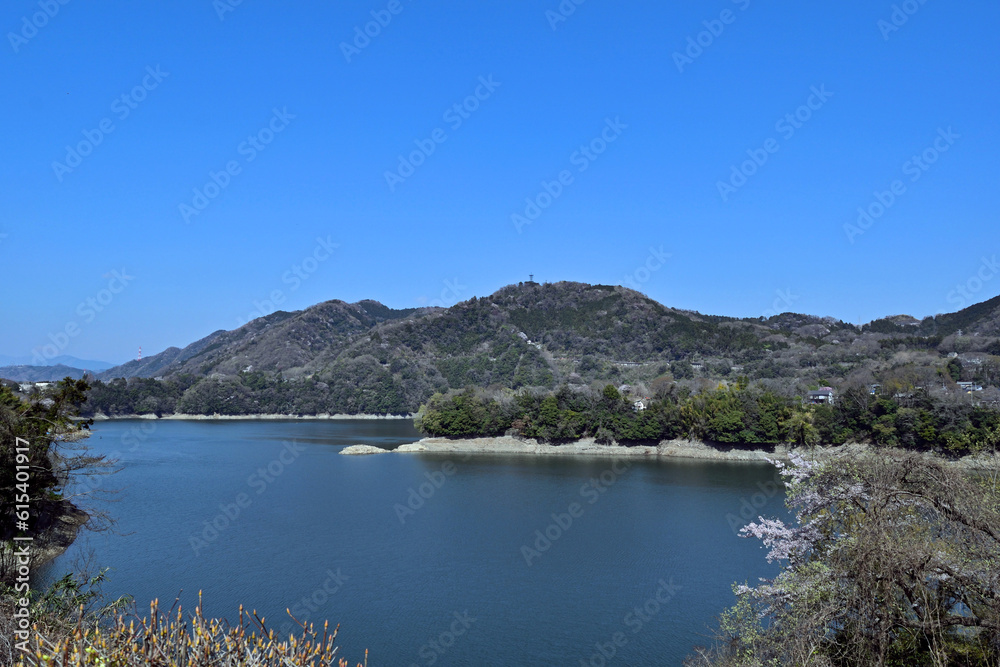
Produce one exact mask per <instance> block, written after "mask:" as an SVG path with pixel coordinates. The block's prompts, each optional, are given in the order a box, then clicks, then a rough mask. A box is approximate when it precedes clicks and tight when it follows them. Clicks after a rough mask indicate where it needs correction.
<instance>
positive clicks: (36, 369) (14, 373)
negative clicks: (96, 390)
mask: <svg viewBox="0 0 1000 667" xmlns="http://www.w3.org/2000/svg"><path fill="white" fill-rule="evenodd" d="M87 373H89V371H86V370H83V369H82V368H72V367H70V366H65V365H63V364H58V365H55V366H27V365H18V366H0V378H4V379H7V380H14V381H16V382H52V381H55V380H62V379H63V378H64V377H71V378H73V379H74V380H79V379H80V378H82V377H83V376H84V375H86V374H87Z"/></svg>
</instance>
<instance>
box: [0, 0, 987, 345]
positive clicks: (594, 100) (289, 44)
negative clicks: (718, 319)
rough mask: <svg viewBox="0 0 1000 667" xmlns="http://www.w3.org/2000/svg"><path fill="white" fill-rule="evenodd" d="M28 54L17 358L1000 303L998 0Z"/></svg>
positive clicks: (48, 31) (250, 6) (368, 24)
mask: <svg viewBox="0 0 1000 667" xmlns="http://www.w3.org/2000/svg"><path fill="white" fill-rule="evenodd" d="M0 28H2V31H3V34H4V36H5V39H4V41H5V43H6V44H5V45H4V46H2V47H0V49H2V50H3V51H4V53H3V54H2V55H0V58H3V59H5V60H6V62H5V64H4V70H3V71H4V72H5V73H7V77H6V84H7V85H6V89H7V98H6V99H7V100H8V101H7V104H6V105H5V111H4V114H5V120H6V121H7V123H6V125H7V127H8V128H9V131H8V132H6V133H5V134H4V137H3V138H2V139H0V141H2V143H3V149H4V150H3V152H4V154H5V155H7V156H8V159H7V160H4V161H3V163H2V165H0V176H2V179H3V182H4V184H5V186H6V187H4V188H3V189H0V264H2V266H3V267H4V269H5V271H4V272H5V275H6V277H7V280H5V281H4V284H3V287H2V288H0V290H2V291H0V295H2V300H3V301H2V302H3V305H4V308H3V311H4V314H3V320H2V321H3V325H4V326H2V327H0V354H6V355H12V356H31V354H32V351H33V350H37V349H39V348H40V347H41V346H43V345H47V344H51V341H52V338H53V337H55V338H57V339H60V340H61V337H60V335H59V334H60V332H65V331H74V332H75V333H74V334H73V335H71V336H67V338H66V341H67V342H66V344H65V345H61V346H60V348H59V350H58V352H59V354H60V355H71V356H75V357H80V358H86V359H105V360H108V361H113V362H121V361H125V360H127V359H130V358H134V356H135V353H136V351H137V348H138V347H139V346H142V348H143V351H144V354H153V353H156V352H159V351H162V350H163V349H164V348H166V347H169V346H172V345H176V346H184V345H186V344H188V343H190V342H192V341H194V340H196V339H198V338H201V337H203V336H204V335H206V334H208V333H210V332H211V331H214V330H217V329H232V328H235V327H236V326H238V325H239V324H240V323H241V322H244V321H246V320H247V319H249V318H250V317H253V316H256V315H259V314H261V307H260V306H261V304H266V302H269V301H273V300H275V297H280V301H281V302H280V303H278V304H275V305H276V306H277V307H279V308H281V309H284V310H297V309H302V308H306V307H308V306H310V305H313V304H315V303H318V302H321V301H325V300H328V299H343V300H345V301H349V302H353V301H358V300H361V299H375V300H378V301H380V302H382V303H384V304H386V305H388V306H390V307H394V308H408V307H415V306H421V305H431V304H433V305H451V304H452V303H455V302H457V301H461V300H465V299H468V298H471V297H472V296H483V295H488V294H491V293H492V292H494V291H496V290H497V289H498V288H500V287H502V286H504V285H506V284H510V283H516V282H518V281H522V280H526V279H527V278H528V275H529V274H534V277H535V280H537V281H539V282H545V281H551V282H555V281H559V280H574V281H580V282H590V283H602V284H622V285H625V286H627V287H632V288H634V289H638V290H640V291H642V292H643V293H645V294H648V295H649V296H650V297H651V298H653V299H656V300H657V301H659V302H661V303H663V304H664V305H667V306H672V307H677V308H684V309H690V310H697V311H699V312H702V313H707V314H716V315H729V316H735V317H756V316H759V315H762V314H765V313H768V312H769V311H784V310H792V311H795V312H803V313H809V314H814V315H820V316H832V317H836V318H838V319H843V320H845V321H849V322H858V321H859V320H860V321H870V320H872V319H875V318H879V317H884V316H887V315H895V314H902V313H905V314H909V315H913V316H915V317H918V318H919V317H924V316H927V315H933V314H935V313H941V312H952V311H955V310H959V309H961V308H963V307H965V306H969V305H972V304H973V303H975V302H980V301H984V300H986V299H989V298H991V297H993V296H995V295H997V294H998V293H1000V279H997V280H994V278H996V277H997V272H998V271H1000V265H998V264H997V259H996V257H997V253H998V251H1000V248H998V245H1000V243H998V238H997V233H996V224H995V218H996V211H997V210H998V208H1000V207H998V204H1000V187H998V185H1000V184H998V182H997V180H998V173H997V170H996V155H997V154H998V153H1000V132H998V129H1000V128H998V125H1000V121H998V117H997V114H996V108H997V103H998V101H1000V100H998V97H1000V92H998V91H1000V85H998V84H1000V45H998V44H997V42H996V40H995V35H996V34H997V32H998V28H1000V6H997V5H996V3H988V2H986V1H985V0H975V1H971V2H968V3H962V4H961V5H958V6H956V5H954V4H948V3H944V2H940V1H938V0H924V1H923V2H921V1H920V0H907V1H905V2H896V1H892V2H891V1H886V2H874V3H866V2H861V1H860V0H849V1H848V2H842V3H833V2H826V3H820V4H818V5H817V4H813V5H810V6H800V5H796V4H793V3H781V4H778V5H775V4H767V3H760V2H757V0H718V1H716V2H713V3H709V4H704V3H684V4H682V5H680V6H663V5H662V4H660V3H653V2H640V3H633V4H630V5H629V6H621V5H615V4H610V3H602V2H598V1H597V0H594V1H592V2H582V3H581V4H576V3H575V2H574V1H573V0H566V1H565V2H562V3H560V2H558V1H557V0H537V1H531V2H523V3H517V4H515V5H513V6H512V5H511V4H510V3H499V2H488V3H479V4H477V5H476V6H475V7H470V6H467V5H466V4H463V3H458V2H445V3H441V4H438V5H434V6H432V5H425V4H421V3H418V2H412V0H373V1H370V2H365V3H362V4H351V5H335V6H328V5H325V4H322V3H317V2H311V3H304V4H302V5H297V6H288V7H286V6H275V5H266V4H264V3H252V2H240V3H237V2H236V1H235V0H215V1H214V2H213V1H212V0H197V1H194V0H184V1H181V2H177V3H172V4H171V5H170V6H169V7H162V6H134V5H132V4H131V3H125V2H121V1H117V2H109V3H104V4H101V5H99V6H93V5H89V4H85V3H76V2H70V1H69V0H41V1H39V0H33V1H30V2H28V1H22V0H18V1H17V2H13V3H8V4H7V5H5V6H4V8H3V9H2V10H0ZM366 30H367V34H366Z"/></svg>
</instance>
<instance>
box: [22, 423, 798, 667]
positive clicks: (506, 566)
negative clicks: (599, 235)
mask: <svg viewBox="0 0 1000 667" xmlns="http://www.w3.org/2000/svg"><path fill="white" fill-rule="evenodd" d="M418 437H419V436H418V435H417V433H416V432H415V431H414V430H413V428H412V425H411V424H410V423H409V422H406V421H368V420H347V421H322V422H307V421H275V422H271V421H264V422H258V421H245V422H244V421H236V422H233V421H225V422H208V421H200V422H183V421H115V422H103V423H99V424H97V425H95V426H94V435H93V436H92V437H91V438H90V439H89V445H90V446H91V447H92V448H93V449H94V450H95V452H97V453H109V454H115V455H116V456H118V457H119V458H120V459H121V466H122V470H121V471H120V472H118V473H117V474H116V475H114V477H113V478H110V479H108V478H105V479H104V480H102V482H101V486H102V487H115V488H118V489H120V492H119V493H118V494H117V499H116V502H113V503H109V504H106V505H104V504H102V508H104V509H106V510H107V511H108V512H110V513H111V514H112V515H113V516H115V517H116V518H117V520H118V523H117V526H116V528H115V532H114V533H99V534H95V533H86V532H85V533H82V534H81V538H80V539H78V540H77V542H76V543H74V545H73V546H72V547H71V548H70V549H69V550H68V551H67V552H66V554H64V555H63V556H61V557H60V558H58V559H56V560H55V561H53V562H52V563H50V564H48V565H46V566H45V567H43V568H41V569H40V571H39V573H38V576H39V580H40V581H39V583H42V582H44V581H50V580H52V579H53V578H54V577H57V576H59V575H61V574H63V573H64V572H66V571H68V570H69V569H71V568H73V567H74V564H78V563H80V562H81V560H82V559H84V558H88V557H89V559H90V560H91V561H92V563H94V564H97V565H100V566H106V567H109V568H111V570H110V573H109V576H110V581H109V582H108V583H107V584H105V586H104V588H103V590H104V592H105V593H106V594H107V595H109V596H118V595H122V594H131V595H133V596H134V597H135V599H136V602H137V606H138V608H139V611H142V610H143V609H148V601H149V600H151V599H153V598H159V599H160V601H161V603H165V604H164V606H166V607H169V606H170V604H172V603H173V601H174V599H175V598H177V597H178V596H179V597H180V599H181V602H182V604H183V605H184V606H185V607H186V608H189V609H190V608H192V607H193V605H194V602H195V601H196V600H197V595H198V591H202V593H203V599H204V606H205V610H206V613H207V614H210V615H215V616H226V617H228V618H234V617H235V616H236V611H237V608H238V606H239V605H240V604H241V603H242V604H243V605H244V606H245V607H247V608H250V609H256V610H257V611H258V613H259V614H261V615H263V616H265V617H266V618H267V622H268V625H269V626H272V627H274V628H276V629H282V628H283V627H285V628H289V627H290V620H289V619H288V616H287V615H286V613H285V610H286V608H291V609H292V610H293V612H295V613H296V615H297V616H298V617H299V618H300V619H303V618H307V620H309V621H312V622H317V621H318V622H320V623H321V622H322V621H323V620H325V619H329V620H330V622H331V625H335V624H338V623H339V624H340V634H339V644H340V646H341V649H340V650H341V654H342V656H343V657H346V658H348V659H350V660H351V661H352V664H354V661H360V660H363V659H364V651H365V649H368V650H369V665H372V666H379V665H390V666H402V667H408V666H410V665H426V666H428V667H429V666H430V665H573V666H576V665H581V664H584V665H601V664H609V665H610V664H620V665H633V666H641V665H679V664H681V661H682V659H683V658H684V656H685V655H687V654H689V653H690V651H691V649H692V647H693V646H695V645H696V644H704V643H705V642H706V635H707V634H708V632H709V627H710V626H711V625H712V623H713V621H714V619H715V617H716V616H717V615H718V614H719V613H720V612H721V611H722V610H724V609H725V608H726V607H727V606H729V605H731V604H732V602H733V595H732V591H731V584H732V583H733V582H744V581H749V582H755V581H756V580H757V578H758V577H762V576H773V575H774V574H775V573H776V571H777V570H776V568H775V567H774V566H772V565H768V564H767V563H766V562H765V560H764V554H765V553H766V552H765V551H764V550H763V549H762V548H761V546H760V544H759V543H758V542H757V541H755V540H748V539H742V538H739V537H737V536H736V534H735V531H734V528H733V525H732V523H733V521H734V520H735V517H737V516H738V515H739V514H740V511H741V508H743V510H744V512H748V511H749V510H748V509H747V508H748V503H750V504H755V506H756V508H755V511H756V512H759V513H761V514H764V515H780V516H784V515H785V510H784V506H783V493H781V492H778V493H776V494H771V495H770V497H768V495H766V494H765V493H764V491H765V490H768V489H772V488H773V487H772V486H771V484H772V483H773V482H774V481H775V480H776V476H775V473H774V470H773V469H772V468H771V467H770V466H769V465H763V464H761V465H758V464H745V463H741V464H730V463H720V462H707V461H706V462H701V461H670V462H646V461H633V462H628V461H621V462H617V463H616V462H614V461H612V460H610V459H581V458H568V457H567V458H558V457H548V458H537V457H509V456H504V457H493V456H475V457H471V458H464V459H463V458H462V457H445V456H435V455H413V454H382V455H376V456H363V457H354V456H340V455H339V454H338V452H339V451H340V450H341V449H342V448H343V447H344V446H346V445H353V444H372V445H377V446H381V447H386V448H392V447H395V446H398V445H399V444H401V443H405V442H412V441H414V440H416V439H418ZM237 510H238V515H237ZM231 517H232V518H231ZM213 524H214V525H213ZM207 526H212V528H210V529H209V528H207ZM602 653H603V654H604V655H602ZM605 656H610V657H605Z"/></svg>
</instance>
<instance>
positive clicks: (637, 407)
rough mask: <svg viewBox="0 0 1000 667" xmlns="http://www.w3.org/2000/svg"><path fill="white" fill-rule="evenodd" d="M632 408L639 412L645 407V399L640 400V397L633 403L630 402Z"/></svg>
mask: <svg viewBox="0 0 1000 667" xmlns="http://www.w3.org/2000/svg"><path fill="white" fill-rule="evenodd" d="M632 409H633V410H635V411H636V412H640V411H642V410H645V409H646V401H644V400H641V399H640V400H638V401H636V402H635V403H633V404H632Z"/></svg>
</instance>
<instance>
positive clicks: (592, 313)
mask: <svg viewBox="0 0 1000 667" xmlns="http://www.w3.org/2000/svg"><path fill="white" fill-rule="evenodd" d="M998 311H1000V301H997V300H992V301H989V302H985V303H983V304H977V305H975V306H972V307H970V308H967V309H965V310H963V311H960V312H959V313H953V314H950V315H941V316H938V317H937V318H929V320H924V321H923V322H919V321H917V320H914V319H913V318H906V317H894V318H887V319H885V320H879V321H877V322H873V323H871V324H868V325H865V326H864V327H861V328H859V327H857V326H854V325H851V324H847V323H844V322H841V321H838V320H833V319H831V318H819V317H813V316H809V315H800V314H794V313H783V314H780V315H776V316H774V317H771V318H769V319H764V318H758V319H737V318H729V317H721V316H708V315H701V314H700V313H696V312H691V311H682V310H677V309H673V308H669V307H666V306H664V305H662V304H660V303H657V302H656V301H654V300H652V299H650V298H648V297H646V296H645V295H643V294H640V293H638V292H635V291H633V290H630V289H627V288H624V287H619V286H609V285H587V284H582V283H573V282H560V283H552V284H538V283H532V282H527V283H520V284H517V285H510V286H508V287H504V288H503V289H501V290H499V291H497V292H496V293H494V294H492V295H490V296H487V297H482V298H472V299H470V300H468V301H465V302H462V303H459V304H456V305H454V306H452V307H451V308H448V309H442V308H424V309H419V310H414V309H407V310H393V309H390V308H388V307H386V306H384V305H382V304H379V303H377V302H374V301H362V302H359V303H354V304H348V303H345V302H343V301H328V302H325V303H321V304H318V305H316V306H313V307H312V308H308V309H306V310H303V311H299V312H294V313H287V312H278V313H273V314H271V315H268V316H266V317H262V318H259V319H257V320H254V321H252V322H249V323H248V324H246V325H244V326H242V327H240V328H238V329H235V330H233V331H217V332H215V333H213V334H211V335H210V336H208V337H206V338H204V339H202V340H200V341H197V342H195V343H192V344H191V345H189V346H187V347H186V348H183V349H178V348H171V349H169V350H167V351H165V352H163V353H161V354H159V355H154V356H153V357H150V358H148V359H144V360H142V361H141V362H130V363H128V364H125V365H123V366H119V367H117V368H113V369H110V370H108V371H106V372H104V373H102V374H101V375H100V376H99V377H100V380H101V381H99V382H95V383H94V390H93V392H92V394H91V399H90V402H89V404H88V406H87V408H86V409H87V410H88V411H89V412H90V413H104V414H109V415H114V414H134V413H146V412H154V413H159V414H164V413H172V412H190V413H196V414H214V413H219V414H234V415H235V414H248V413H282V414H318V413H349V414H355V413H365V412H369V413H370V412H376V413H398V414H406V413H412V412H415V411H416V410H417V409H418V408H419V407H420V405H422V404H423V403H425V402H426V401H427V400H428V399H429V398H430V397H431V396H432V395H433V394H434V393H437V392H446V391H448V390H453V389H461V388H464V387H467V386H475V387H494V388H498V387H506V388H509V389H515V390H517V389H522V388H527V387H534V388H543V389H550V390H551V389H553V388H555V387H557V386H560V385H563V384H565V385H569V386H587V385H591V384H594V383H598V386H603V385H604V384H606V383H612V384H614V385H615V386H618V385H620V384H631V385H650V384H651V383H653V382H654V381H656V380H663V379H666V380H670V381H676V382H678V383H679V384H680V385H681V386H685V387H687V388H688V389H690V390H691V391H695V392H697V391H698V390H699V389H701V388H702V387H703V386H714V385H716V384H718V383H719V382H720V381H722V382H732V381H734V380H735V378H736V377H737V376H745V377H747V378H749V379H750V380H751V381H762V382H764V383H769V384H768V386H769V387H771V388H772V389H774V390H775V391H776V392H778V393H779V394H781V395H785V396H787V397H789V398H790V397H793V396H802V395H803V394H804V393H805V392H806V391H808V390H809V389H810V388H816V387H817V386H822V385H833V386H835V387H839V386H840V385H842V384H844V383H846V382H848V381H850V382H853V383H855V384H865V383H869V384H871V383H881V384H886V385H892V386H899V387H902V388H905V387H926V388H928V389H930V388H932V387H933V388H937V389H940V390H954V389H955V382H956V381H959V380H965V381H971V382H975V383H978V384H980V385H982V386H985V387H991V386H995V385H996V384H997V382H998V381H1000V358H998V357H997V356H995V355H994V353H997V352H1000V341H998V339H997V337H996V336H995V335H993V334H994V333H996V322H998V321H1000V314H998ZM958 325H961V327H959V326H958ZM960 330H961V335H959V331H960ZM154 378H155V379H154ZM995 393H996V392H992V393H991V392H990V391H986V392H980V393H979V394H978V395H977V399H979V400H988V401H989V400H995V398H996V396H995V395H994V394H995Z"/></svg>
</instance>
